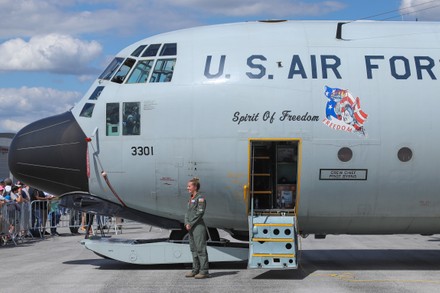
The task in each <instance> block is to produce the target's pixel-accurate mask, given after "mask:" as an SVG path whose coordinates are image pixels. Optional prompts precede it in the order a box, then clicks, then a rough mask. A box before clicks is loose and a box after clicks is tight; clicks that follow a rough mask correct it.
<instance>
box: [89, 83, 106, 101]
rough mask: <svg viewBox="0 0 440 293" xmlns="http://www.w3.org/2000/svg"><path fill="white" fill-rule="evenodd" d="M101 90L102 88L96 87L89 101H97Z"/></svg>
mask: <svg viewBox="0 0 440 293" xmlns="http://www.w3.org/2000/svg"><path fill="white" fill-rule="evenodd" d="M103 89H104V87H103V86H98V87H97V88H96V89H95V90H94V91H93V93H92V94H91V95H90V98H89V100H97V99H98V98H99V96H100V95H101V93H102V90H103Z"/></svg>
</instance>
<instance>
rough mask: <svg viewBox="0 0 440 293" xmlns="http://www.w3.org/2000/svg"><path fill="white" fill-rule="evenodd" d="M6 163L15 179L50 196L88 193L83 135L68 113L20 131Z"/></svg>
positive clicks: (46, 119) (13, 141) (12, 143)
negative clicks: (75, 192) (80, 192)
mask: <svg viewBox="0 0 440 293" xmlns="http://www.w3.org/2000/svg"><path fill="white" fill-rule="evenodd" d="M8 161H9V169H10V170H11V173H12V174H13V175H14V177H15V178H16V179H18V180H20V181H23V182H25V183H26V184H28V185H30V186H33V187H36V188H38V189H41V190H44V191H46V192H49V193H51V194H54V195H61V194H64V193H67V192H72V191H85V192H88V190H89V187H88V177H87V142H86V135H85V134H84V132H83V131H82V129H81V128H80V126H79V124H78V123H77V122H76V120H75V118H74V116H73V115H72V113H71V112H66V113H63V114H60V115H57V116H52V117H48V118H45V119H42V120H39V121H36V122H34V123H31V124H29V125H28V126H26V127H24V128H23V129H22V130H20V131H19V132H18V133H17V134H16V135H15V137H14V139H13V140H12V142H11V146H10V148H9V155H8Z"/></svg>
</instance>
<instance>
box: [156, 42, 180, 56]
mask: <svg viewBox="0 0 440 293" xmlns="http://www.w3.org/2000/svg"><path fill="white" fill-rule="evenodd" d="M159 55H160V56H175V55H177V44H176V43H169V44H164V45H163V47H162V50H160V54H159Z"/></svg>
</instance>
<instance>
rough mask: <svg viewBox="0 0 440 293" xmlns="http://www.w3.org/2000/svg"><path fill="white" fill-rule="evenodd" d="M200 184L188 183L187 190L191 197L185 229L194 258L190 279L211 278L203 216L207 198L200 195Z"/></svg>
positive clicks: (188, 275)
mask: <svg viewBox="0 0 440 293" xmlns="http://www.w3.org/2000/svg"><path fill="white" fill-rule="evenodd" d="M199 189H200V182H199V179H198V178H193V179H191V180H190V181H189V182H188V185H187V190H188V192H189V194H190V195H191V197H190V199H189V201H188V210H187V212H186V214H185V228H186V230H187V231H188V233H189V246H190V249H191V253H192V256H193V266H192V271H191V272H189V273H187V274H186V275H185V276H186V277H188V278H192V277H194V278H196V279H204V278H209V272H208V269H209V268H208V266H209V265H208V251H207V248H206V238H207V237H206V236H207V235H206V226H205V222H204V221H203V215H204V214H205V209H206V200H205V197H204V196H202V195H201V194H200V193H199Z"/></svg>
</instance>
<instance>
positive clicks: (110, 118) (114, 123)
mask: <svg viewBox="0 0 440 293" xmlns="http://www.w3.org/2000/svg"><path fill="white" fill-rule="evenodd" d="M105 112H106V135H107V136H118V135H119V103H108V104H107V105H106V110H105Z"/></svg>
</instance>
